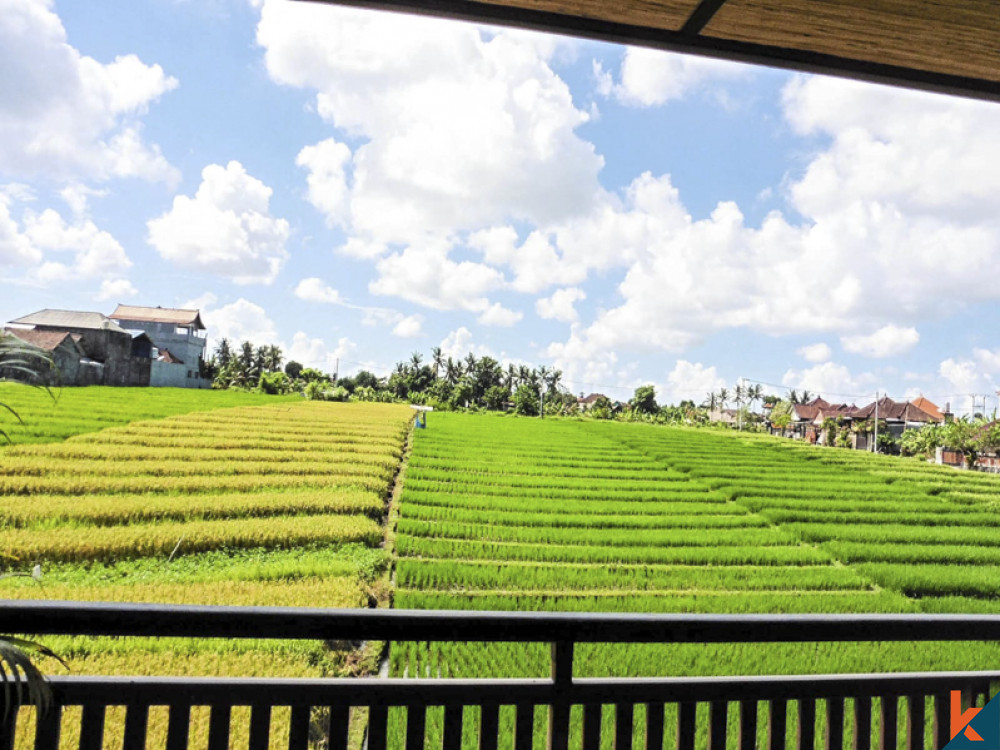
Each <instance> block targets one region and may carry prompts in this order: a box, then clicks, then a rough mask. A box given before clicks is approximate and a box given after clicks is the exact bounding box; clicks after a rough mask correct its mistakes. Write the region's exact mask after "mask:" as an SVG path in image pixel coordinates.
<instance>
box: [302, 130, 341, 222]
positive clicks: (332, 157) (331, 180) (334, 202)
mask: <svg viewBox="0 0 1000 750" xmlns="http://www.w3.org/2000/svg"><path fill="white" fill-rule="evenodd" d="M295 163H296V164H298V165H299V166H300V167H305V168H306V169H307V170H308V171H309V176H308V177H307V178H306V182H307V184H308V186H309V191H308V194H307V195H308V199H309V202H310V203H312V204H313V205H314V206H315V207H316V208H318V209H319V210H320V211H321V212H322V213H323V215H324V216H326V221H327V223H328V224H329V225H330V226H335V227H336V226H344V225H345V224H347V222H348V219H349V216H350V194H349V192H350V189H349V187H348V184H347V169H348V166H349V165H350V163H351V149H349V148H348V147H347V146H345V145H344V144H343V143H337V141H335V140H334V139H333V138H327V139H326V140H324V141H320V142H319V143H317V144H316V145H315V146H306V147H305V148H304V149H302V150H301V151H300V152H299V155H298V158H297V159H296V160H295Z"/></svg>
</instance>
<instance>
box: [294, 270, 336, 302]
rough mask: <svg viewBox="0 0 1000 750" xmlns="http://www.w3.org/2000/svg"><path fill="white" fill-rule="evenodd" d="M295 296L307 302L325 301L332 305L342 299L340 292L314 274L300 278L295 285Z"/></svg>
mask: <svg viewBox="0 0 1000 750" xmlns="http://www.w3.org/2000/svg"><path fill="white" fill-rule="evenodd" d="M295 296H296V297H298V298H299V299H302V300H306V301H307V302H325V303H328V304H334V305H335V304H339V303H340V302H341V301H342V300H341V298H340V292H338V291H337V290H336V289H334V288H333V287H332V286H330V285H329V284H327V283H326V282H325V281H323V280H322V279H318V278H316V277H315V276H314V277H312V278H308V279H302V281H300V282H299V283H298V285H297V286H296V287H295Z"/></svg>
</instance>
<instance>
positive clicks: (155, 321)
mask: <svg viewBox="0 0 1000 750" xmlns="http://www.w3.org/2000/svg"><path fill="white" fill-rule="evenodd" d="M110 317H111V319H112V320H114V321H115V322H116V323H118V324H119V325H120V326H122V327H123V328H126V329H129V330H140V331H143V332H144V333H146V334H147V335H148V336H149V338H150V339H151V340H152V342H153V346H154V347H155V348H156V355H155V358H154V360H153V363H152V368H151V371H150V379H149V384H150V385H151V386H154V387H158V386H169V387H173V388H211V387H212V382H211V380H208V379H207V378H203V377H202V361H203V359H204V355H205V343H206V338H205V334H206V330H205V325H204V324H203V323H202V322H201V315H200V313H199V311H198V310H179V309H176V308H171V307H140V306H138V305H118V307H117V308H116V309H115V311H114V312H113V313H111V316H110Z"/></svg>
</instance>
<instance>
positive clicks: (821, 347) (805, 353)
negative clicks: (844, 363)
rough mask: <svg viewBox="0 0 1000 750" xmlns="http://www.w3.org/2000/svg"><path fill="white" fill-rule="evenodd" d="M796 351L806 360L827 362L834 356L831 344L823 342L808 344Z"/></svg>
mask: <svg viewBox="0 0 1000 750" xmlns="http://www.w3.org/2000/svg"><path fill="white" fill-rule="evenodd" d="M796 353H797V354H798V355H799V356H800V357H802V358H803V359H804V360H805V361H806V362H815V363H819V362H826V361H827V360H828V359H830V357H832V356H833V352H832V351H831V350H830V347H829V345H827V344H824V343H822V342H820V343H818V344H808V345H806V346H803V347H800V348H799V349H797V350H796Z"/></svg>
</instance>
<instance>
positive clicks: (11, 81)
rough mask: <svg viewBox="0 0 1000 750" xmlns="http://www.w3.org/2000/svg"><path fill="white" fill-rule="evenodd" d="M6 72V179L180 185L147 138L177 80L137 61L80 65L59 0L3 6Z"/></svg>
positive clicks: (14, 0)
mask: <svg viewBox="0 0 1000 750" xmlns="http://www.w3.org/2000/svg"><path fill="white" fill-rule="evenodd" d="M0 70H2V71H3V75H2V76H0V101H2V102H3V108H4V116H3V118H0V171H2V172H3V173H5V174H7V175H23V176H34V175H45V176H46V177H47V178H50V179H56V180H74V179H90V180H106V179H109V178H112V177H140V178H143V179H148V180H162V181H165V182H167V183H169V184H175V183H176V182H177V181H178V180H179V179H180V176H179V173H178V172H177V170H176V169H174V168H173V167H172V166H170V164H169V163H168V162H167V161H166V159H165V158H164V157H163V155H162V154H161V153H160V150H159V148H158V147H156V146H155V145H153V146H150V145H147V144H146V143H144V142H143V139H142V136H141V129H142V126H141V117H142V116H143V115H144V114H145V113H146V111H147V110H148V108H149V105H150V104H151V103H153V102H155V101H156V100H157V99H159V98H160V96H162V95H163V94H164V93H166V92H168V91H170V90H172V89H174V88H176V87H177V80H176V79H174V78H172V77H170V76H168V75H167V74H166V73H165V72H164V71H163V69H162V68H161V67H160V66H159V65H147V64H145V63H143V62H142V61H141V60H139V58H138V57H136V56H135V55H124V56H119V57H116V58H115V59H114V60H113V61H112V62H110V63H101V62H98V61H97V60H95V59H94V58H92V57H87V56H85V55H81V54H80V52H79V51H78V50H76V49H75V48H74V47H73V46H72V45H70V44H69V42H68V41H67V36H66V30H65V28H64V27H63V25H62V21H61V20H60V19H59V16H58V15H56V13H55V11H54V9H53V3H52V0H2V1H0Z"/></svg>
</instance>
